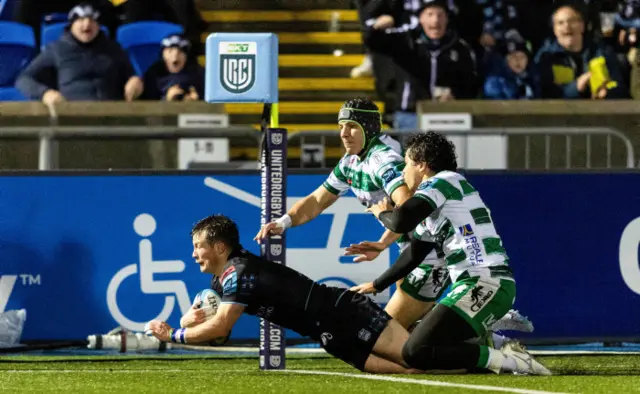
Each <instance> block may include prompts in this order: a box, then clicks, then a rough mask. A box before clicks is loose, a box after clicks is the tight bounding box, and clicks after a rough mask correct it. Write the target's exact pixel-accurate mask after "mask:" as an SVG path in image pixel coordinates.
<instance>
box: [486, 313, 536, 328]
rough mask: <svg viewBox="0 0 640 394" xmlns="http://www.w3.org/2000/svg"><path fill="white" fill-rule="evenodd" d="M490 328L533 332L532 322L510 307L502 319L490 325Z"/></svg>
mask: <svg viewBox="0 0 640 394" xmlns="http://www.w3.org/2000/svg"><path fill="white" fill-rule="evenodd" d="M491 330H493V331H521V332H533V323H531V321H530V320H529V319H528V318H527V317H526V316H523V315H521V314H520V312H518V311H517V310H515V309H511V310H510V311H509V312H507V314H506V315H504V316H503V317H502V319H500V320H498V321H497V322H495V323H494V324H493V326H491Z"/></svg>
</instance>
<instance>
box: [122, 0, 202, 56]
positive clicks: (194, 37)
mask: <svg viewBox="0 0 640 394" xmlns="http://www.w3.org/2000/svg"><path fill="white" fill-rule="evenodd" d="M122 7H123V8H124V19H125V23H131V22H139V21H145V20H158V19H160V20H164V21H167V22H172V23H177V24H179V25H181V26H182V27H183V28H184V31H185V37H186V38H187V39H189V40H190V41H191V43H192V48H191V49H192V50H191V52H192V55H193V57H194V58H195V57H197V56H198V55H200V54H202V53H204V51H203V47H202V43H201V39H200V35H201V34H202V32H203V31H205V30H206V29H207V23H206V22H205V21H203V20H202V17H201V16H200V12H199V11H198V8H197V7H196V3H195V1H194V0H127V1H126V2H125V3H124V4H123V5H122Z"/></svg>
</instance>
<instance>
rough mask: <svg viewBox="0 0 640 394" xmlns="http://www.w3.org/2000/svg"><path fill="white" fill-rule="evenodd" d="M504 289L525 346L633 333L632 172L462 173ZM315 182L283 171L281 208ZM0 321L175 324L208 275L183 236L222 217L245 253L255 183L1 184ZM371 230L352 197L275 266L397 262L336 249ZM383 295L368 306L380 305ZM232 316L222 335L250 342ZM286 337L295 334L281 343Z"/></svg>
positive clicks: (637, 325) (85, 326) (635, 188)
mask: <svg viewBox="0 0 640 394" xmlns="http://www.w3.org/2000/svg"><path fill="white" fill-rule="evenodd" d="M468 177H469V180H470V181H471V183H472V184H473V185H474V186H475V187H476V188H477V189H478V190H479V191H480V193H481V195H482V197H483V199H484V200H485V202H486V203H487V205H488V206H489V208H490V209H491V212H492V215H493V218H494V221H495V223H496V227H497V230H498V232H499V234H500V235H501V236H502V238H503V241H504V245H505V248H506V249H507V253H508V254H509V257H510V261H511V265H512V267H513V269H514V271H515V276H516V279H517V291H518V294H517V300H516V307H517V308H518V309H520V310H521V311H522V313H523V314H525V315H528V316H529V317H530V318H531V319H532V321H533V322H534V324H535V326H536V332H535V333H534V334H532V336H533V337H536V338H558V337H572V338H580V337H582V338H587V337H591V338H592V337H631V336H636V337H637V336H638V333H639V332H640V317H639V316H638V314H637V313H634V311H636V310H640V267H639V265H638V245H639V244H640V219H638V218H639V217H640V208H639V207H640V173H639V174H635V173H632V174H545V175H540V174H511V173H486V174H483V173H472V174H469V175H468ZM324 179H325V176H324V175H290V176H289V177H288V193H287V194H288V201H287V204H288V205H289V206H290V205H292V204H293V203H295V201H296V200H297V199H299V198H301V197H303V196H305V195H306V194H308V193H310V192H311V191H313V190H314V189H315V188H316V187H318V185H319V184H320V183H321V182H322V181H323V180H324ZM0 185H1V186H0V212H1V214H0V312H1V311H5V310H11V309H18V308H26V309H27V314H28V316H27V322H26V325H25V331H24V333H23V339H25V340H32V339H78V338H84V337H86V336H87V335H90V334H99V333H105V332H107V331H109V330H110V329H112V328H113V327H116V326H120V325H121V326H125V327H128V328H130V329H134V330H140V329H141V328H142V326H143V325H144V323H145V322H147V321H148V320H151V319H154V318H157V319H162V320H166V321H168V322H169V323H170V324H172V325H174V326H175V325H178V322H179V318H180V316H181V314H182V313H183V312H185V311H186V310H187V309H188V308H189V307H190V304H191V302H192V300H193V297H194V296H195V294H196V293H197V292H198V291H200V290H202V289H204V288H206V287H208V285H209V280H210V277H208V276H207V275H203V274H201V273H200V272H199V268H198V266H197V264H195V262H194V261H193V258H192V257H191V252H192V247H191V239H190V236H189V231H190V229H191V227H192V225H193V224H194V223H195V222H196V221H197V220H198V219H200V218H202V217H204V216H206V215H209V214H211V213H224V214H226V215H228V216H230V217H231V218H233V219H234V220H235V221H236V222H237V223H238V225H239V228H240V231H241V241H242V242H243V244H244V245H245V246H246V247H247V248H248V249H249V250H251V251H253V252H255V253H258V252H259V249H258V247H257V245H256V244H255V242H254V241H252V239H253V237H254V235H255V234H256V233H257V231H258V229H259V226H260V186H261V184H260V178H259V175H257V174H255V175H215V174H214V175H211V176H207V175H188V174H183V175H171V174H165V175H117V174H114V175H38V176H18V175H16V176H2V177H0ZM381 234H382V228H381V227H380V225H379V224H378V223H377V222H376V221H375V219H374V218H373V217H372V216H371V215H370V214H367V213H365V212H364V207H362V205H360V203H359V202H358V201H357V199H356V198H355V197H353V196H350V195H349V196H347V197H344V198H341V199H340V200H339V201H338V203H336V204H334V205H333V206H332V207H330V208H329V209H328V210H327V211H326V212H325V213H324V214H323V215H321V216H319V217H318V218H317V219H315V220H314V221H312V222H310V223H308V224H306V225H304V226H301V227H298V228H293V229H290V230H289V232H288V238H287V265H288V266H291V267H293V268H295V269H297V270H299V271H302V272H304V273H305V274H307V275H309V276H310V277H312V278H313V279H315V280H319V281H322V282H324V283H328V284H335V285H341V286H348V285H352V284H354V283H359V282H362V281H368V280H372V279H374V278H375V276H376V275H377V274H379V273H380V272H382V271H383V270H384V269H385V268H386V267H388V266H389V264H390V263H391V262H392V261H393V259H394V258H395V257H396V256H397V251H396V250H394V251H391V252H385V253H383V254H382V255H381V256H380V257H379V258H378V259H377V260H375V261H374V262H370V263H364V264H353V263H352V260H351V258H347V257H344V256H341V254H342V251H343V249H344V247H345V246H347V245H349V244H350V243H355V242H358V241H362V240H375V239H377V238H378V237H379V236H380V235H381ZM388 298H389V292H385V293H383V294H379V295H377V296H376V300H377V301H379V302H381V303H384V302H386V300H388ZM258 332H259V330H258V321H257V319H254V318H252V317H248V316H246V317H243V318H242V319H241V320H240V321H239V323H238V324H237V325H236V327H234V330H233V337H234V338H252V339H255V338H257V336H258ZM287 336H288V337H295V336H294V335H290V334H289V333H288V334H287Z"/></svg>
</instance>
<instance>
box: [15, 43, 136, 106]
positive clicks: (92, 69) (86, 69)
mask: <svg viewBox="0 0 640 394" xmlns="http://www.w3.org/2000/svg"><path fill="white" fill-rule="evenodd" d="M134 75H135V71H134V70H133V67H132V66H131V62H130V61H129V57H128V56H127V54H126V52H125V51H124V50H123V49H122V48H121V47H120V45H119V44H118V43H116V42H114V41H112V40H110V39H109V38H108V37H106V36H105V35H104V33H102V32H100V33H99V34H98V36H97V37H96V38H95V39H94V40H93V41H92V42H90V43H89V44H83V43H81V42H79V41H78V40H76V39H75V38H74V37H73V36H72V35H71V33H69V32H68V31H66V32H65V33H64V34H63V35H62V37H61V38H60V39H59V40H57V41H55V42H52V43H51V44H49V45H48V46H47V47H46V48H45V50H44V51H43V52H42V53H40V54H39V55H38V56H37V57H36V58H35V59H34V60H33V61H32V62H31V64H29V66H27V68H26V69H25V70H24V71H23V72H22V74H20V77H18V80H17V81H16V87H17V88H18V89H19V90H20V92H22V94H24V95H25V96H26V97H29V98H31V99H38V100H39V99H41V98H42V95H43V94H44V92H45V91H47V90H49V89H55V90H58V91H59V92H60V93H61V94H62V95H63V96H64V97H65V99H67V100H87V101H95V100H122V99H123V98H124V86H125V84H126V83H127V81H128V80H129V78H130V77H132V76H134Z"/></svg>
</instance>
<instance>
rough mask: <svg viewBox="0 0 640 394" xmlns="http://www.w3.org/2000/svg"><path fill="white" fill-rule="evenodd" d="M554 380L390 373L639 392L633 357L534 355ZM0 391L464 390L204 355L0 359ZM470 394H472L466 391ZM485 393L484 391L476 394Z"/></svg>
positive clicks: (315, 364)
mask: <svg viewBox="0 0 640 394" xmlns="http://www.w3.org/2000/svg"><path fill="white" fill-rule="evenodd" d="M538 360H540V361H541V362H543V363H544V364H545V365H546V366H547V367H549V368H550V369H551V370H552V371H553V372H554V373H555V374H556V375H555V376H551V377H533V376H513V375H500V376H499V375H493V374H484V375H390V376H392V377H393V378H405V379H410V380H420V379H426V380H429V381H438V382H449V383H458V384H467V385H483V386H494V387H502V388H512V389H527V390H542V391H547V392H564V393H613V392H618V393H627V392H638V391H640V357H639V356H576V357H573V356H563V357H538ZM287 369H289V370H307V371H324V372H338V373H347V374H360V373H359V372H358V371H356V370H355V369H353V368H351V367H350V366H348V365H346V364H344V363H342V362H341V361H339V360H335V359H331V358H312V359H309V358H291V359H288V360H287ZM0 388H1V390H2V391H3V392H11V393H18V392H20V393H24V392H38V393H40V392H63V391H64V392H68V391H71V392H83V393H103V392H105V393H106V392H129V393H159V392H187V391H188V392H229V393H234V394H236V393H292V392H296V393H297V392H300V393H301V392H305V393H311V392H313V393H320V392H361V393H369V392H383V393H403V394H406V393H412V392H416V393H417V392H420V393H423V392H426V391H428V392H429V393H458V392H470V390H469V389H468V388H459V387H437V386H423V385H418V384H412V383H410V382H409V383H407V382H390V381H389V382H388V381H377V380H365V379H359V378H357V377H351V376H328V375H302V374H296V373H286V374H283V373H279V372H262V371H259V370H258V366H257V360H256V359H255V358H238V357H230V358H220V357H211V356H172V355H166V356H162V357H149V356H102V357H101V356H86V357H85V356H69V357H44V356H35V357H33V356H31V357H29V356H11V357H2V358H0ZM473 391H476V390H473ZM478 392H491V391H478Z"/></svg>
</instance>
